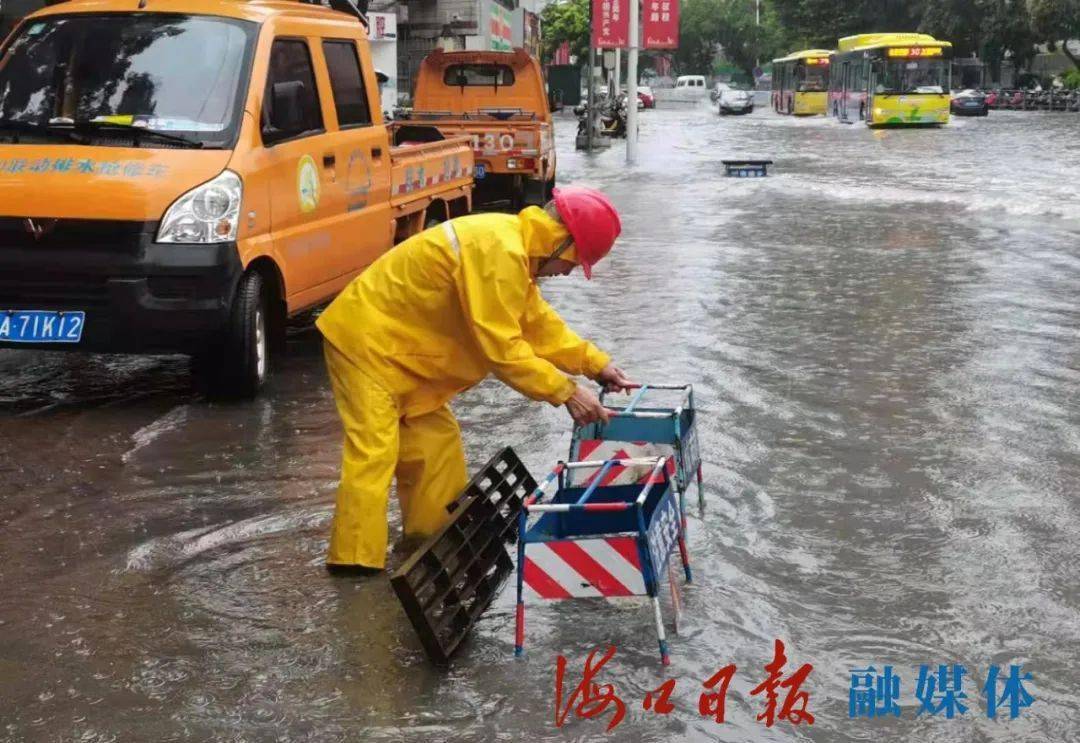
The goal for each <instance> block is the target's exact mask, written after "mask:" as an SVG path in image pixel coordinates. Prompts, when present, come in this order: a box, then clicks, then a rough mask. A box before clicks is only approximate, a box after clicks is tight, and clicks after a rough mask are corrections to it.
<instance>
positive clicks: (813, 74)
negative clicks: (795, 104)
mask: <svg viewBox="0 0 1080 743" xmlns="http://www.w3.org/2000/svg"><path fill="white" fill-rule="evenodd" d="M799 68H800V69H799V72H800V73H801V75H800V77H801V79H800V80H799V87H798V91H799V92H800V93H821V92H824V91H825V89H826V84H825V81H826V80H828V76H829V68H828V67H826V66H823V65H808V64H801V65H799Z"/></svg>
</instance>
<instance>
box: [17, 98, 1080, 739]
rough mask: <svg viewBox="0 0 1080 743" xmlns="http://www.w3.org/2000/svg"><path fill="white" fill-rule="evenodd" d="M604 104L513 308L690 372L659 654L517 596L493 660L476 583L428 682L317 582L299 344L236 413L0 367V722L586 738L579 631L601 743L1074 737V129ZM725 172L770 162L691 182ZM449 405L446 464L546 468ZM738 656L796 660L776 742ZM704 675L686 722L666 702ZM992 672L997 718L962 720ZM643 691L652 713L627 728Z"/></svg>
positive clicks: (316, 447)
mask: <svg viewBox="0 0 1080 743" xmlns="http://www.w3.org/2000/svg"><path fill="white" fill-rule="evenodd" d="M641 118H642V125H643V130H642V137H641V163H640V165H639V166H638V167H637V168H635V169H634V170H633V171H630V172H628V171H626V170H625V168H624V166H623V164H622V162H623V161H622V151H621V148H620V147H615V148H612V150H609V151H607V152H604V153H601V154H599V155H597V156H595V157H594V158H592V159H591V160H589V159H586V158H585V157H583V156H582V155H580V154H578V153H575V152H574V151H573V134H574V125H573V122H572V121H570V120H566V121H565V122H563V123H562V125H561V127H560V129H559V146H560V168H561V174H560V175H561V179H562V180H573V181H578V182H585V183H587V184H590V185H594V186H598V187H601V188H604V189H606V190H608V191H609V192H610V193H611V194H612V196H613V197H614V199H615V200H616V202H617V203H618V205H619V206H620V208H621V209H622V210H623V211H624V214H625V223H624V224H625V232H624V234H625V236H626V237H625V238H624V239H623V240H622V241H621V242H620V245H619V247H618V249H617V251H616V253H615V254H614V255H613V256H612V258H611V259H609V260H608V261H607V262H605V263H604V264H602V265H601V267H600V268H599V269H598V270H597V278H596V280H595V281H593V282H592V283H586V282H585V281H584V280H583V279H581V278H580V277H573V278H570V279H562V280H552V281H550V282H549V283H547V284H546V287H545V292H546V293H547V295H548V297H549V298H550V300H551V301H552V303H553V304H554V305H555V306H556V307H557V308H558V309H559V310H560V311H561V312H562V313H563V315H564V316H565V317H566V318H567V320H568V321H569V322H570V323H571V324H572V325H573V326H574V327H575V328H577V329H578V330H579V331H580V332H582V334H584V335H587V336H591V337H593V338H595V339H596V340H597V341H598V342H599V343H600V344H601V345H602V346H603V347H605V348H607V349H609V350H611V351H612V352H613V353H614V354H615V356H616V357H617V358H618V359H619V360H620V361H621V362H622V363H623V365H624V366H625V367H626V368H627V369H628V370H629V371H631V372H632V373H633V374H634V375H635V376H638V377H639V378H641V379H644V380H654V381H692V382H694V383H695V384H696V385H697V394H698V397H699V403H700V406H701V408H702V409H703V413H702V417H701V424H700V425H701V430H700V436H701V440H702V442H703V448H704V455H705V481H706V490H707V492H706V497H707V501H708V505H707V508H706V510H705V511H704V513H698V512H697V511H696V509H695V510H694V511H693V512H692V514H691V520H690V527H689V536H690V550H691V554H692V558H693V561H694V569H695V582H694V584H693V585H692V586H690V587H687V588H686V589H685V591H684V593H683V599H684V602H685V614H684V621H683V626H682V632H681V635H680V636H678V637H675V638H673V639H672V641H671V649H672V659H673V663H672V666H671V667H670V668H669V669H663V668H661V667H660V666H659V664H658V660H657V654H656V649H655V640H654V634H653V629H652V624H651V616H650V612H649V610H648V609H647V608H645V607H637V608H620V607H614V606H608V605H600V606H596V605H594V604H591V603H590V602H570V603H565V604H548V605H542V606H540V605H538V606H534V607H532V608H531V609H530V611H529V614H528V627H529V638H528V655H527V658H526V659H524V660H515V659H514V658H513V597H512V590H510V589H509V588H508V590H506V591H505V592H504V594H503V595H502V597H501V598H500V600H499V602H498V603H497V605H496V606H495V607H493V608H492V609H491V610H490V611H489V612H488V614H486V615H485V617H484V619H483V620H482V622H481V623H480V625H479V628H478V631H477V632H476V633H475V635H474V637H473V638H472V640H471V641H470V643H469V644H468V646H467V647H466V649H465V650H464V651H463V653H462V654H461V655H460V657H459V658H458V660H457V662H456V663H455V664H454V666H453V668H452V669H451V670H450V671H449V672H442V671H438V670H435V669H433V668H431V667H430V666H429V665H428V664H427V662H426V660H425V658H424V656H423V653H422V651H421V650H420V646H419V643H418V642H417V640H416V638H415V637H414V635H413V633H412V630H411V628H410V627H409V626H408V624H407V622H406V620H405V618H404V615H403V613H402V612H401V610H400V608H399V606H398V604H397V603H396V601H395V599H394V597H393V595H392V592H391V589H390V587H389V584H388V582H387V581H386V580H384V579H371V580H366V581H361V582H357V581H355V580H344V579H333V578H330V577H329V576H327V575H326V574H325V573H324V572H323V570H322V568H321V561H322V557H323V552H324V550H325V546H326V541H325V540H326V535H327V530H328V519H329V515H330V508H331V501H332V496H333V491H334V487H335V480H336V474H337V464H338V452H339V446H340V443H339V435H340V432H339V428H338V423H337V420H336V416H335V413H334V410H333V405H332V399H331V395H330V391H329V387H328V385H327V382H326V380H325V375H324V372H323V369H322V359H321V354H320V349H319V340H318V337H317V333H315V331H314V330H312V329H311V328H310V327H307V328H304V327H300V328H296V329H294V331H293V332H292V334H291V336H290V342H289V350H288V355H287V357H286V358H285V359H284V362H283V364H282V368H281V369H280V371H279V373H278V374H277V376H276V377H275V378H274V380H273V382H272V384H271V386H270V389H269V390H268V392H267V394H266V395H264V396H263V397H262V398H261V399H259V400H257V401H255V402H251V403H245V404H235V405H222V404H210V403H208V402H206V401H204V400H203V399H201V398H199V397H198V396H197V395H195V394H194V393H192V392H191V389H190V383H189V379H188V372H187V364H186V362H185V361H184V360H183V359H178V358H150V359H147V358H127V357H83V356H75V355H70V356H69V355H53V354H45V353H16V352H12V351H0V740H5V741H8V740H9V741H59V740H65V741H67V740H78V741H112V740H115V741H134V740H154V741H173V740H229V741H232V740H236V741H263V740H290V741H297V740H311V741H334V740H343V741H344V740H349V741H354V740H364V741H401V740H410V741H412V740H416V741H429V740H462V741H464V740H469V741H488V740H508V741H509V740H521V739H526V738H527V739H531V740H566V739H573V740H587V739H596V738H599V737H601V736H602V733H603V727H604V722H603V721H601V720H593V721H578V720H572V719H571V720H570V721H568V722H567V726H566V727H564V728H562V729H556V728H555V726H554V717H555V712H554V691H553V688H554V686H553V684H554V681H553V679H554V668H555V664H556V657H557V656H558V655H559V654H563V655H566V656H567V657H568V658H569V660H570V665H571V670H572V672H573V673H572V675H573V676H574V679H573V680H572V683H571V686H572V685H573V684H574V683H576V681H577V680H578V678H579V676H578V674H579V673H580V669H581V666H582V665H583V662H584V658H585V656H586V654H587V653H588V652H589V651H590V650H591V649H593V648H594V647H596V646H599V645H606V644H608V643H612V644H615V645H617V646H618V652H617V654H616V655H615V657H614V658H613V659H612V660H611V661H610V662H609V663H608V665H607V666H606V667H605V669H604V671H603V672H602V680H604V681H610V682H611V683H613V684H614V685H615V687H616V690H617V692H618V693H619V695H620V696H621V697H622V699H623V700H624V701H625V702H626V704H627V713H628V714H627V718H626V720H625V721H623V722H622V724H621V725H620V727H619V728H618V729H617V730H616V731H615V732H614V733H613V734H612V735H611V736H610V737H611V739H619V740H647V741H668V740H717V741H747V740H753V741H789V740H813V741H829V742H830V743H831V742H833V741H855V740H871V739H877V740H889V741H893V740H896V741H919V742H920V743H922V742H938V741H942V742H944V741H1014V740H1022V741H1067V740H1075V739H1076V737H1077V735H1078V734H1080V670H1078V669H1080V589H1078V587H1077V586H1078V584H1080V567H1078V565H1080V540H1078V539H1077V537H1076V534H1077V532H1078V531H1080V503H1078V501H1077V499H1076V494H1077V490H1078V488H1077V485H1078V483H1080V397H1078V390H1080V343H1078V341H1080V306H1078V304H1077V298H1078V297H1080V206H1078V205H1080V181H1078V180H1077V178H1076V173H1077V172H1078V168H1080V119H1078V118H1077V117H1075V116H1067V115H1053V114H1036V113H1024V112H995V113H993V114H992V115H991V116H990V117H989V118H988V119H971V120H954V122H953V124H952V125H950V126H949V127H947V128H945V129H941V130H919V131H884V132H871V131H869V130H867V129H865V128H863V127H861V126H844V125H841V124H837V123H834V122H831V121H826V120H823V119H813V120H794V119H790V118H783V117H778V116H775V115H773V114H772V113H770V112H767V111H758V112H757V113H755V114H753V115H752V116H749V117H745V118H723V119H721V118H719V117H718V116H716V114H715V113H714V112H713V111H712V110H711V109H709V108H705V107H702V108H700V109H697V110H683V111H664V110H660V111H649V112H645V113H644V114H643V115H642V117H641ZM751 155H758V156H762V157H769V158H772V159H773V160H775V161H776V165H775V167H774V171H773V174H772V175H770V177H769V178H767V179H763V180H735V179H726V178H723V177H721V173H722V167H721V164H720V160H721V159H725V158H729V157H731V156H751ZM456 411H457V413H458V414H459V416H460V419H461V422H462V426H463V429H464V433H465V437H466V445H467V451H468V455H469V458H470V463H471V465H472V466H477V465H479V464H481V463H482V462H483V461H484V460H485V459H486V458H487V457H488V456H490V455H491V454H492V453H494V451H495V450H496V449H497V448H498V447H501V446H503V445H504V444H512V445H513V446H514V447H515V448H516V449H517V450H518V451H519V452H520V453H521V454H522V456H523V457H524V458H525V460H526V461H527V463H528V464H529V466H530V467H531V468H532V469H533V470H534V472H535V473H537V474H539V473H541V472H543V471H544V470H545V469H546V468H547V467H548V466H550V464H551V463H553V462H554V461H555V460H556V459H558V458H560V457H562V456H564V455H565V452H566V448H567V445H568V441H569V425H568V424H569V419H568V418H567V416H566V415H565V413H564V412H563V411H562V410H558V409H553V408H550V407H547V406H544V405H540V404H532V403H529V402H528V401H526V400H524V399H523V398H520V397H518V396H516V395H515V394H513V393H512V392H511V391H509V390H508V389H506V388H504V387H501V386H500V385H498V384H495V383H493V382H490V381H489V382H487V383H485V384H483V385H481V386H480V387H478V388H477V389H475V390H473V391H471V392H469V393H468V394H466V395H464V396H463V397H462V398H461V400H460V401H459V402H458V404H457V405H456ZM692 500H693V499H692ZM393 520H394V527H395V528H396V527H397V524H398V521H399V519H398V514H397V512H396V507H395V510H394V514H393ZM401 559H402V557H401V556H400V555H395V556H394V557H393V559H392V564H400V561H401ZM775 638H779V639H782V640H784V641H785V643H786V644H787V655H788V657H789V659H790V660H789V665H788V669H787V670H788V671H789V672H790V671H792V670H794V668H795V667H796V666H797V665H798V664H802V663H812V664H813V666H814V670H813V671H812V673H811V674H810V677H809V679H808V681H807V682H806V683H805V685H804V688H805V689H806V690H807V691H809V692H810V711H811V712H813V714H814V715H815V718H816V721H815V723H814V724H813V726H809V727H808V726H807V725H805V724H804V725H802V726H800V727H798V728H795V727H793V726H791V725H790V724H788V723H787V722H778V723H777V724H776V726H774V727H772V728H771V729H770V728H766V727H765V726H764V725H763V724H762V723H759V722H757V721H756V720H755V716H756V715H757V714H758V713H759V712H761V711H762V709H763V702H762V700H761V698H760V697H759V696H751V695H750V690H751V688H752V687H753V686H755V685H756V684H757V683H759V682H760V681H762V680H763V679H764V678H765V675H766V673H765V671H764V670H763V666H764V665H765V663H767V662H768V661H769V660H771V657H772V647H773V640H774V639H775ZM728 663H734V664H736V665H737V666H738V671H737V673H736V675H735V678H734V680H733V681H732V684H731V688H730V690H729V694H728V704H727V722H726V723H724V724H723V725H718V724H716V723H715V722H713V721H710V720H708V719H704V718H702V717H701V716H700V715H699V713H698V695H699V693H700V692H701V691H703V688H702V686H701V683H702V682H703V681H704V680H706V679H707V678H708V677H710V676H711V675H712V674H713V673H715V672H716V670H717V669H719V668H720V667H721V666H723V665H726V664H728ZM953 663H956V664H963V665H964V666H965V667H966V668H967V671H968V674H969V675H968V677H966V678H965V679H964V691H965V692H966V694H967V700H966V702H967V704H968V706H969V708H968V711H967V713H966V714H963V715H961V716H959V717H957V718H955V719H951V720H949V719H945V718H944V717H943V716H942V715H937V716H930V715H927V714H923V715H921V716H916V713H917V711H918V703H917V700H916V697H915V686H916V675H917V671H918V667H919V666H920V665H922V664H928V665H932V666H935V667H936V666H937V665H938V664H953ZM1011 664H1023V669H1024V671H1025V672H1030V673H1031V674H1032V676H1033V680H1032V681H1030V682H1027V689H1028V691H1029V692H1030V693H1031V694H1032V695H1033V697H1034V699H1035V701H1034V704H1033V705H1032V706H1031V707H1030V708H1028V709H1025V710H1023V711H1022V712H1021V714H1020V717H1019V718H1018V719H1016V720H1012V721H1010V720H1008V717H1007V714H1005V713H1002V714H999V716H998V718H997V719H996V720H991V719H988V718H987V716H986V713H985V710H986V704H985V700H984V699H983V695H982V692H981V687H982V685H983V681H984V679H985V677H986V673H987V670H988V668H989V667H990V666H992V665H997V666H1001V667H1002V670H1003V671H1005V672H1007V670H1008V666H1009V665H1011ZM868 665H874V666H876V667H877V668H878V669H879V670H880V669H881V667H882V666H883V665H892V666H893V668H894V670H895V672H896V673H898V674H899V675H900V676H901V679H902V688H901V695H900V700H899V701H900V704H901V705H902V707H903V714H902V715H901V717H900V718H899V719H895V718H888V719H875V720H865V719H859V720H850V719H848V689H849V681H850V679H849V671H850V670H851V669H853V668H865V667H866V666H868ZM667 678H677V679H678V683H677V686H676V689H675V693H674V695H673V697H672V701H673V702H674V703H675V705H676V709H675V711H674V712H672V713H671V714H669V715H667V716H655V715H653V714H651V713H647V712H645V711H644V710H643V709H642V705H641V701H642V699H643V697H644V695H645V692H647V691H648V690H650V689H653V688H655V687H657V686H658V685H659V684H660V683H661V682H662V681H664V680H665V679H667ZM604 719H605V720H606V719H607V717H606V716H605V718H604Z"/></svg>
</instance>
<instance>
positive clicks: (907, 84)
mask: <svg viewBox="0 0 1080 743" xmlns="http://www.w3.org/2000/svg"><path fill="white" fill-rule="evenodd" d="M948 71H949V65H948V63H947V62H945V61H944V60H941V59H901V60H889V61H886V62H883V63H879V67H878V69H877V83H876V84H875V86H874V92H876V93H884V94H890V93H892V94H911V93H938V94H940V93H944V92H945V86H946V80H947V78H948Z"/></svg>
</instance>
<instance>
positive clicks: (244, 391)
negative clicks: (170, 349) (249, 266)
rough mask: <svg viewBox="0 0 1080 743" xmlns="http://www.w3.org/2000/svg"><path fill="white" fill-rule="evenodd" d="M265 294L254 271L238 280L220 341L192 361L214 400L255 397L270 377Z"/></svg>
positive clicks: (260, 278)
mask: <svg viewBox="0 0 1080 743" xmlns="http://www.w3.org/2000/svg"><path fill="white" fill-rule="evenodd" d="M268 320H269V311H268V302H267V298H266V291H265V288H264V285H263V279H262V276H261V275H260V274H259V272H258V271H249V272H248V273H246V274H244V276H243V278H241V279H240V285H239V286H238V287H237V289H236V296H235V298H234V299H233V306H232V312H231V313H230V315H229V321H228V325H227V326H226V328H225V332H224V334H223V336H222V338H221V341H220V343H219V344H218V345H216V346H215V347H214V348H212V349H209V350H207V351H206V352H204V353H203V354H200V355H199V356H197V357H196V358H195V359H194V364H193V367H194V370H195V372H196V374H197V375H198V376H200V377H202V380H201V381H202V382H203V384H204V386H205V388H206V391H207V392H208V393H209V394H210V395H212V396H214V397H223V398H229V399H245V398H252V397H255V396H256V395H257V394H258V392H259V390H260V389H262V386H263V384H264V383H265V382H266V378H267V377H268V376H269V373H270V326H269V323H268Z"/></svg>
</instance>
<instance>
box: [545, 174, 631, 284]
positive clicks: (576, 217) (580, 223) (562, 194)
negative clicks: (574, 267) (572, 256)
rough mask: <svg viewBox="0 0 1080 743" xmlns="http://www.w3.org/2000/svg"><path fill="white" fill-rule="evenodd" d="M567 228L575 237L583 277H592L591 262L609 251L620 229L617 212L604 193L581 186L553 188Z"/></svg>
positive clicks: (560, 214) (595, 261)
mask: <svg viewBox="0 0 1080 743" xmlns="http://www.w3.org/2000/svg"><path fill="white" fill-rule="evenodd" d="M552 194H553V195H554V197H555V208H556V209H558V210H559V218H560V219H562V222H563V224H564V225H566V229H568V230H570V234H571V235H572V236H573V238H574V247H575V249H576V250H577V258H578V262H579V263H581V269H582V270H583V271H584V272H585V278H587V279H591V278H592V267H593V264H595V263H597V262H598V261H599V260H600V259H601V258H603V257H604V256H605V255H607V254H608V253H610V252H611V246H612V245H614V244H615V238H617V237H618V236H619V232H621V231H622V223H621V222H620V221H619V212H618V211H616V210H615V205H614V204H612V203H611V199H609V198H608V197H607V196H605V195H604V194H602V193H600V192H599V191H597V190H596V189H593V188H585V187H584V186H567V187H566V188H556V189H555V190H554V191H552Z"/></svg>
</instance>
